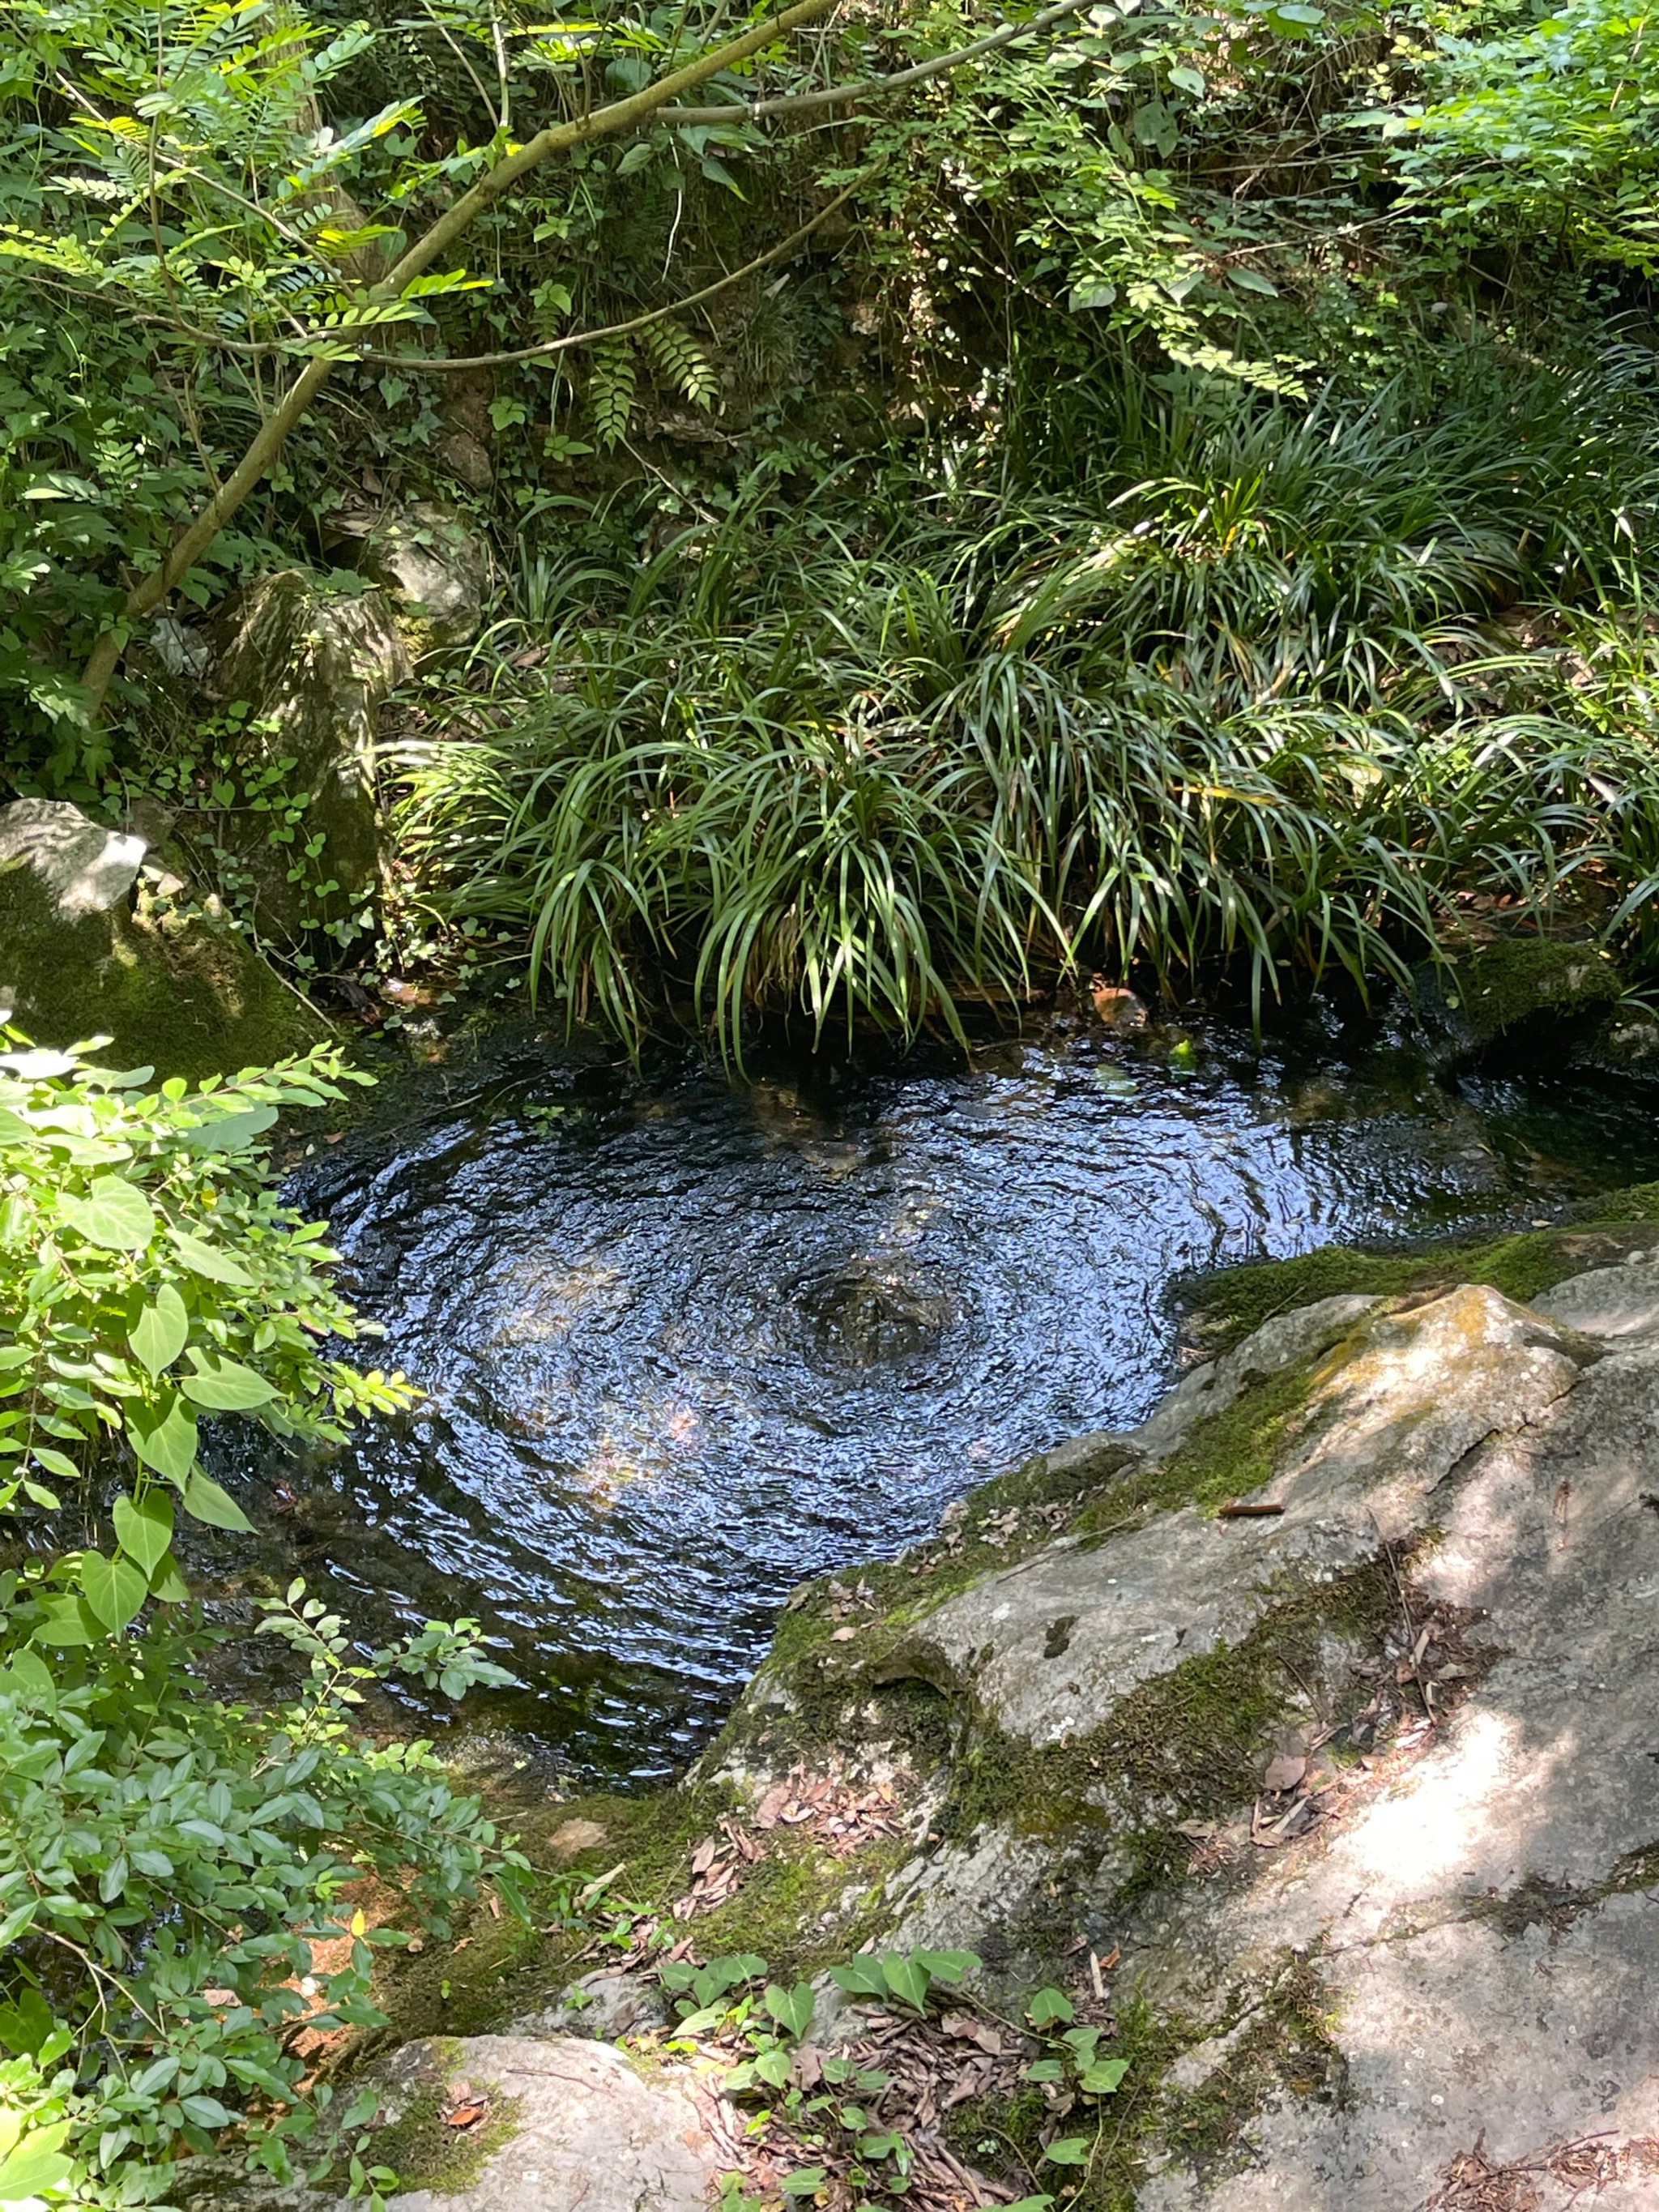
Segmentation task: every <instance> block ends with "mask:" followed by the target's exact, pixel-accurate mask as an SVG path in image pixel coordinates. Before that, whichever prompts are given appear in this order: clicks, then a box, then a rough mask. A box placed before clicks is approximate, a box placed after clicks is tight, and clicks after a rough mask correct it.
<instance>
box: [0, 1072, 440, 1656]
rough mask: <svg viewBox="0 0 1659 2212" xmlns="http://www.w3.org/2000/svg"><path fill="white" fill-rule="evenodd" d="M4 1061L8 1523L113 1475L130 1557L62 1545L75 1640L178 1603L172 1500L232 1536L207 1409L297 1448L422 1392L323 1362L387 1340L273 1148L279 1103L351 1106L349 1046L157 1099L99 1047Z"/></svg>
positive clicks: (3, 1416) (177, 1088)
mask: <svg viewBox="0 0 1659 2212" xmlns="http://www.w3.org/2000/svg"><path fill="white" fill-rule="evenodd" d="M5 1035H6V1037H7V1039H8V1040H9V1043H10V1045H11V1047H12V1049H10V1050H9V1051H8V1052H6V1053H4V1054H0V1401H3V1408H4V1409H3V1411H0V1469H3V1472H0V1510H15V1509H16V1508H17V1506H18V1505H19V1504H20V1503H21V1501H22V1500H23V1499H25V1498H27V1500H28V1501H29V1502H31V1503H32V1504H33V1505H34V1506H35V1507H36V1508H38V1509H40V1510H43V1511H55V1510H58V1507H59V1505H60V1504H61V1503H62V1496H61V1492H62V1488H63V1486H64V1485H66V1484H67V1485H75V1486H79V1485H81V1484H82V1482H83V1481H85V1480H88V1478H89V1477H91V1476H92V1475H93V1474H94V1473H102V1472H103V1470H104V1469H105V1468H106V1467H107V1466H109V1465H111V1464H113V1465H114V1466H115V1467H117V1468H118V1469H119V1471H120V1472H121V1474H123V1475H124V1477H125V1480H126V1481H127V1482H128V1483H129V1484H130V1486H131V1495H130V1496H126V1497H124V1498H119V1499H118V1500H117V1502H116V1504H115V1508H114V1510H113V1516H112V1518H113V1526H114V1533H115V1535H116V1538H117V1546H118V1548H117V1549H116V1550H115V1552H114V1553H113V1554H112V1555H108V1554H106V1553H102V1552H100V1551H99V1550H96V1549H92V1548H88V1549H87V1550H84V1551H82V1552H78V1553H77V1552H69V1553H65V1554H64V1556H63V1557H62V1558H61V1559H59V1560H58V1564H57V1565H56V1566H55V1567H54V1568H53V1570H52V1583H51V1588H52V1592H53V1593H54V1595H52V1596H51V1597H50V1598H49V1599H46V1598H44V1597H43V1603H44V1604H45V1605H46V1612H45V1613H44V1614H43V1617H42V1620H41V1624H40V1626H39V1628H38V1629H37V1630H36V1632H35V1634H36V1637H37V1640H40V1641H44V1642H46V1643H48V1644H56V1645H58V1646H60V1647H64V1648H67V1647H71V1646H75V1645H79V1644H88V1643H93V1642H96V1641H99V1640H100V1639H101V1638H104V1637H105V1636H106V1635H108V1634H110V1633H112V1632H114V1631H116V1630H118V1629H120V1628H123V1627H125V1625H126V1624H127V1622H128V1621H129V1620H131V1619H133V1617H134V1616H135V1615H136V1614H137V1613H138V1611H139V1610H140V1608H141V1607H142V1606H143V1603H144V1601H145V1600H146V1598H147V1597H149V1596H150V1595H155V1596H157V1597H160V1598H162V1599H165V1600H172V1601H177V1600H178V1599H180V1598H182V1597H183V1596H184V1595H185V1591H184V1586H183V1583H182V1581H181V1579H180V1577H179V1571H178V1568H177V1566H176V1565H175V1564H174V1561H173V1555H172V1551H171V1532H172V1528H173V1512H174V1507H175V1503H176V1504H177V1505H178V1506H179V1507H180V1508H182V1510H184V1511H185V1513H186V1514H189V1515H191V1516H193V1517H194V1518H195V1519H197V1520H199V1521H204V1522H209V1523H210V1524H211V1525H213V1526H215V1527H218V1528H246V1525H247V1523H246V1520H245V1518H244V1516H243V1515H242V1513H241V1510H240V1507H239V1506H237V1505H236V1504H235V1503H234V1500H233V1499H232V1498H230V1497H229V1496H228V1493H227V1492H225V1491H224V1490H222V1488H221V1487H220V1486H219V1485H218V1484H217V1483H216V1482H215V1481H214V1480H213V1479H212V1477H211V1476H210V1475H209V1474H206V1473H205V1472H204V1469H203V1468H202V1467H201V1465H200V1462H199V1460H198V1457H197V1443H198V1437H197V1424H198V1421H199V1420H200V1419H201V1417H202V1416H203V1415H204V1414H213V1413H242V1414H246V1415H247V1416H249V1417H250V1418H251V1419H254V1420H257V1421H258V1422H259V1423H261V1424H262V1425H264V1427H266V1428H268V1429H270V1431H272V1432H273V1433H274V1434H276V1435H277V1436H279V1437H285V1438H289V1439H292V1440H293V1441H294V1442H295V1443H329V1442H336V1441H339V1440H341V1439H343V1437H344V1434H345V1431H346V1427H347V1425H349V1422H351V1421H352V1420H353V1419H356V1417H357V1416H358V1415H359V1414H361V1413H364V1412H368V1411H371V1410H373V1411H382V1412H384V1411H391V1410H393V1409H394V1408H396V1407H400V1406H404V1405H406V1404H408V1403H409V1402H410V1395H411V1394H410V1390H409V1389H408V1387H407V1386H406V1385H405V1384H404V1383H403V1381H402V1379H401V1378H400V1377H398V1376H392V1377H388V1376H385V1375H383V1374H381V1373H380V1371H379V1370H370V1371H368V1372H363V1371H362V1370H358V1369H356V1368H355V1367H352V1366H350V1365H349V1364H346V1363H345V1362H344V1361H342V1360H339V1359H336V1358H331V1357H329V1356H327V1352H326V1348H325V1346H326V1340H329V1339H331V1338H342V1337H343V1338H345V1339H347V1340H350V1339H351V1338H353V1337H354V1336H357V1335H359V1334H372V1333H373V1328H374V1325H373V1324H372V1323H368V1322H357V1321H356V1319H355V1318H354V1316H353V1315H352V1312H351V1310H350V1308H349V1305H348V1304H346V1302H345V1301H344V1300H343V1298H341V1297H339V1296H338V1294H337V1292H336V1291H334V1290H333V1289H332V1288H331V1285H330V1284H329V1281H328V1279H327V1273H326V1271H327V1269H328V1267H329V1266H330V1264H331V1262H332V1261H333V1260H334V1258H335V1256H336V1255H334V1253H333V1252H332V1251H331V1249H329V1247H328V1246H327V1245H326V1244H325V1243H323V1242H322V1241H321V1239H322V1232H321V1230H320V1229H319V1227H318V1226H316V1225H308V1224H307V1223H305V1222H304V1221H302V1220H301V1218H300V1217H299V1216H298V1215H296V1214H295V1213H294V1212H291V1211H290V1210H289V1209H288V1208H287V1207H285V1206H283V1205H282V1203H281V1202H280V1200H279V1199H278V1197H277V1195H276V1191H275V1189H274V1188H273V1183H274V1176H273V1173H272V1170H271V1167H270V1160H269V1157H268V1153H267V1150H266V1146H267V1143H268V1140H269V1135H270V1130H271V1129H272V1127H273V1126H274V1125H275V1123H276V1118H277V1115H278V1113H279V1111H280V1110H281V1109H283V1108H289V1109H307V1108H316V1107H318V1106H320V1105H322V1104H325V1103H329V1102H332V1101H336V1100H337V1099H339V1098H340V1097H341V1096H342V1095H343V1094H342V1092H341V1091H340V1088H339V1083H340V1080H341V1079H343V1077H344V1074H345V1071H344V1070H343V1066H342V1063H341V1060H340V1058H339V1055H338V1054H337V1053H333V1052H320V1053H313V1054H310V1055H308V1056H307V1057H306V1058H305V1059H302V1060H289V1061H287V1062H284V1063H283V1065H282V1066H279V1067H277V1068H276V1069H275V1070H273V1071H271V1072H270V1073H259V1072H257V1071H250V1072H249V1073H246V1074H244V1075H241V1076H239V1077H236V1078H234V1079H232V1080H229V1081H222V1080H219V1081H210V1082H209V1083H206V1084H204V1085H201V1086H200V1087H199V1088H197V1089H196V1090H193V1091H192V1090H191V1088H190V1087H189V1086H188V1085H186V1084H185V1083H184V1082H183V1081H182V1080H179V1079H174V1080H172V1081H169V1082H168V1083H166V1084H164V1085H162V1086H161V1090H160V1091H146V1090H145V1089H144V1088H143V1085H144V1084H145V1083H146V1082H147V1080H148V1079H149V1074H150V1071H149V1069H147V1068H139V1069H135V1070H129V1071H125V1072H116V1071H112V1070H110V1069H106V1068H100V1067H99V1066H96V1065H95V1064H94V1063H93V1062H92V1060H90V1059H89V1057H88V1053H87V1051H86V1050H84V1049H77V1050H76V1051H74V1052H61V1053H59V1052H45V1051H41V1050H39V1049H37V1048H33V1047H31V1046H30V1045H29V1043H28V1041H27V1039H26V1038H23V1037H21V1036H19V1034H18V1033H17V1032H16V1031H15V1030H8V1031H6V1032H5Z"/></svg>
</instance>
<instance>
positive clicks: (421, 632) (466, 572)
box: [359, 502, 491, 653]
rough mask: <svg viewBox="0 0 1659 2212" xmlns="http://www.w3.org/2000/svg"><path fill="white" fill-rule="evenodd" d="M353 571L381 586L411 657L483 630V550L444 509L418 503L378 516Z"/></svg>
mask: <svg viewBox="0 0 1659 2212" xmlns="http://www.w3.org/2000/svg"><path fill="white" fill-rule="evenodd" d="M359 565H360V566H361V568H362V573H363V574H364V575H366V576H371V577H373V578H374V580H375V582H376V583H378V584H381V585H383V586H385V587H386V591H387V592H388V593H389V594H390V595H391V598H392V606H393V609H394V611H395V612H396V614H397V617H398V623H399V624H400V626H401V628H402V629H403V631H404V636H405V637H406V638H407V639H408V641H409V642H410V646H411V647H413V648H414V650H415V651H416V652H417V653H426V652H430V651H434V650H438V649H441V648H444V647H452V646H459V645H466V644H469V643H470V642H471V640H472V639H473V638H475V637H476V636H477V634H478V632H479V630H480V629H482V628H483V619H484V611H485V609H486V608H487V606H488V605H489V585H490V567H491V563H490V557H489V545H488V544H486V542H485V541H484V539H483V538H481V537H480V536H479V535H478V533H477V531H475V530H472V529H470V528H469V527H468V526H467V525H466V524H465V522H463V521H462V520H461V518H460V516H459V515H458V514H456V513H453V511H452V510H451V509H450V508H448V507H437V506H434V505H431V504H429V503H425V502H422V503H421V504H419V505H416V506H414V507H405V508H404V509H402V510H400V511H399V512H398V513H393V514H389V515H386V516H385V517H383V518H382V519H381V520H380V521H378V522H377V523H376V524H375V526H374V528H373V529H372V530H371V531H370V532H369V533H368V537H367V538H365V539H364V541H363V550H362V560H361V562H360V564H359Z"/></svg>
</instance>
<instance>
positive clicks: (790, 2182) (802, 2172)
mask: <svg viewBox="0 0 1659 2212" xmlns="http://www.w3.org/2000/svg"><path fill="white" fill-rule="evenodd" d="M828 2179H829V2175H828V2174H827V2173H826V2172H824V2170H823V2167H822V2166H799V2167H797V2169H796V2170H795V2172H793V2173H792V2174H790V2175H789V2176H788V2177H787V2179H785V2180H784V2181H782V2182H781V2183H780V2184H779V2186H780V2187H781V2190H782V2191H783V2193H784V2195H785V2196H786V2197H816V2196H817V2192H818V2191H819V2190H820V2189H822V2188H823V2186H824V2185H825V2183H826V2182H827V2181H828Z"/></svg>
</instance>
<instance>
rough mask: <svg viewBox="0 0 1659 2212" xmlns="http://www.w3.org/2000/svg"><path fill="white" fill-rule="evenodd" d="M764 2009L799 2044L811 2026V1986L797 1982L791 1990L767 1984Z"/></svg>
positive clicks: (809, 1983) (774, 1983) (771, 1983)
mask: <svg viewBox="0 0 1659 2212" xmlns="http://www.w3.org/2000/svg"><path fill="white" fill-rule="evenodd" d="M765 2004H766V2009H767V2010H768V2012H769V2013H770V2014H771V2015H772V2017H773V2019H774V2020H775V2021H776V2022H777V2024H778V2026H779V2027H781V2028H782V2029H783V2031H784V2033H786V2034H787V2035H793V2037H794V2038H795V2039H796V2041H797V2042H799V2040H800V2039H801V2037H802V2036H803V2035H805V2033H806V2031H807V2029H808V2028H809V2027H811V2025H812V1984H811V1982H797V1983H796V1984H795V1986H794V1988H793V1990H786V1989H784V1988H783V1987H782V1986H781V1984H779V1983H777V1982H769V1984H767V1990H766V1997H765Z"/></svg>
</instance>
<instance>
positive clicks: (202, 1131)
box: [179, 1106, 276, 1152]
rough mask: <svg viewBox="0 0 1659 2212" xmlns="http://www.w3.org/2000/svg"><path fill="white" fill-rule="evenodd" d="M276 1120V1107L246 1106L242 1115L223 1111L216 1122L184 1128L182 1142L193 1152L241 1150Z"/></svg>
mask: <svg viewBox="0 0 1659 2212" xmlns="http://www.w3.org/2000/svg"><path fill="white" fill-rule="evenodd" d="M275 1122H276V1108H275V1107H274V1106H245V1107H244V1108H243V1109H242V1110H241V1112H240V1113H239V1114H222V1115H220V1116H219V1118H218V1120H217V1121H204V1123H203V1124H202V1126H201V1127H199V1128H197V1129H185V1130H183V1131H181V1132H180V1133H179V1143H180V1144H182V1145H187V1146H189V1147H190V1149H191V1152H240V1151H241V1150H242V1148H243V1146H245V1145H250V1144H252V1141H253V1139H254V1138H256V1137H261V1136H263V1135H264V1133H265V1131H266V1130H267V1129H269V1128H270V1127H273V1126H274V1124H275Z"/></svg>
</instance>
